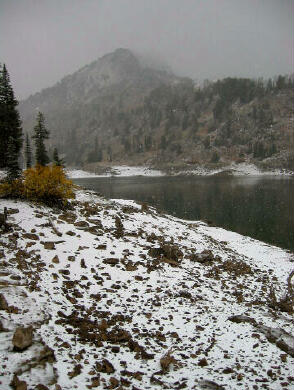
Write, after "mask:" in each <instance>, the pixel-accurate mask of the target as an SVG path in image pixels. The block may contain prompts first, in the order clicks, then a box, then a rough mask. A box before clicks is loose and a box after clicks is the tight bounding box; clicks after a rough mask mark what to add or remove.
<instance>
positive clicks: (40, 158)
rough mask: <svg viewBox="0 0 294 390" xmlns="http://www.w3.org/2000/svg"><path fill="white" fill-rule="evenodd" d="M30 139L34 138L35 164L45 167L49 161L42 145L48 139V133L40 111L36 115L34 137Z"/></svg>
mask: <svg viewBox="0 0 294 390" xmlns="http://www.w3.org/2000/svg"><path fill="white" fill-rule="evenodd" d="M32 138H34V140H35V146H36V155H35V158H36V164H39V165H42V166H45V165H46V164H48V163H49V161H50V160H49V157H48V154H47V150H46V147H45V143H44V142H45V140H46V139H48V138H49V131H48V130H47V129H46V126H45V118H44V115H43V114H42V112H40V111H39V112H38V115H37V124H36V126H35V127H34V135H33V137H32Z"/></svg>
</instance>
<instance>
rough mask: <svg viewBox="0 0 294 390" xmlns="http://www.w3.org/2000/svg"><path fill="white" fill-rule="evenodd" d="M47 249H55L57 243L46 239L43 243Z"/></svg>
mask: <svg viewBox="0 0 294 390" xmlns="http://www.w3.org/2000/svg"><path fill="white" fill-rule="evenodd" d="M43 245H44V248H45V249H49V250H53V249H55V244H54V242H52V241H46V242H44V243H43Z"/></svg>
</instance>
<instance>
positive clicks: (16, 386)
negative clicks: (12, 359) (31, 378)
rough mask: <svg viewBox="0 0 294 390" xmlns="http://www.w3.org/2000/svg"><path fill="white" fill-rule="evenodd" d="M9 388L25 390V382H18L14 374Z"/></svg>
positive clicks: (26, 386)
mask: <svg viewBox="0 0 294 390" xmlns="http://www.w3.org/2000/svg"><path fill="white" fill-rule="evenodd" d="M10 386H11V387H12V388H13V389H14V390H27V388H28V385H27V383H26V382H25V381H20V380H19V379H18V377H17V375H16V374H14V376H13V379H12V381H11V382H10Z"/></svg>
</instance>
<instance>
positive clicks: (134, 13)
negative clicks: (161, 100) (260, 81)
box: [0, 0, 293, 98]
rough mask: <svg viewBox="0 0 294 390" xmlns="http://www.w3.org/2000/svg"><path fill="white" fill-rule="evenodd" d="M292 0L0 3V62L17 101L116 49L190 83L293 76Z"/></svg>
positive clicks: (38, 0) (16, 0)
mask: <svg viewBox="0 0 294 390" xmlns="http://www.w3.org/2000/svg"><path fill="white" fill-rule="evenodd" d="M292 19H293V2H292V0H0V62H1V63H3V62H5V63H6V65H7V67H8V71H9V73H10V76H11V80H12V84H13V87H14V91H15V93H16V95H17V97H18V98H25V97H27V96H28V95H30V94H32V93H35V92H37V91H39V90H41V89H42V88H45V87H48V86H52V85H53V84H55V83H56V82H57V81H59V80H60V79H61V78H62V77H64V76H65V75H67V74H70V73H73V72H74V71H76V70H78V69H79V68H81V67H82V66H84V65H86V64H87V63H90V62H92V61H93V60H95V59H97V58H98V57H101V56H102V55H104V54H106V53H108V52H111V51H113V50H115V49H116V48H118V47H125V48H130V49H133V50H136V51H140V52H147V53H149V54H150V55H152V56H159V57H161V59H162V60H163V61H165V62H167V63H168V64H169V65H170V67H171V68H172V69H173V71H174V72H175V73H177V74H180V75H184V76H189V77H192V78H194V79H196V80H199V81H200V80H203V79H205V78H208V79H212V80H214V79H216V78H221V77H225V76H240V77H261V76H264V77H271V76H273V75H277V74H284V73H291V72H293V70H292V69H293V27H292Z"/></svg>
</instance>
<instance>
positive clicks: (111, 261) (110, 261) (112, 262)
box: [102, 257, 119, 265]
mask: <svg viewBox="0 0 294 390" xmlns="http://www.w3.org/2000/svg"><path fill="white" fill-rule="evenodd" d="M102 262H103V263H104V264H110V265H116V264H118V263H119V259H116V258H115V257H110V258H108V259H104V260H102Z"/></svg>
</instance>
